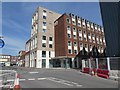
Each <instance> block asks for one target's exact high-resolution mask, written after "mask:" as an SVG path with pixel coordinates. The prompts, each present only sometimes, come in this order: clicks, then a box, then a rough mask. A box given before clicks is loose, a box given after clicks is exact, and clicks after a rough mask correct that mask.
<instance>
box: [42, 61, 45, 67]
mask: <svg viewBox="0 0 120 90" xmlns="http://www.w3.org/2000/svg"><path fill="white" fill-rule="evenodd" d="M45 67H46V59H42V68H45Z"/></svg>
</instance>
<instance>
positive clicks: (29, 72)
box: [29, 72, 39, 74]
mask: <svg viewBox="0 0 120 90" xmlns="http://www.w3.org/2000/svg"><path fill="white" fill-rule="evenodd" d="M29 73H30V74H36V73H39V72H29Z"/></svg>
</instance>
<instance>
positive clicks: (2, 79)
mask: <svg viewBox="0 0 120 90" xmlns="http://www.w3.org/2000/svg"><path fill="white" fill-rule="evenodd" d="M18 78H19V77H18V74H17V72H16V71H14V70H0V88H3V89H4V88H8V89H15V88H16V86H17V88H18V86H19V88H20V85H19V79H18Z"/></svg>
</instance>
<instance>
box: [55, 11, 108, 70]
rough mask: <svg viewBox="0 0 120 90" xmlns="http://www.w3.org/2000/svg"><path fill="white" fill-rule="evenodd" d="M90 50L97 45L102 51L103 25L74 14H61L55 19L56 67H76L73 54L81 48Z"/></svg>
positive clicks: (103, 46)
mask: <svg viewBox="0 0 120 90" xmlns="http://www.w3.org/2000/svg"><path fill="white" fill-rule="evenodd" d="M83 47H84V48H85V50H86V51H87V52H90V51H91V50H92V48H93V47H97V49H98V51H99V53H103V51H104V49H105V47H106V42H105V37H104V31H103V27H102V26H100V25H98V24H96V23H93V22H91V21H88V20H86V19H84V18H82V17H79V16H75V15H74V14H66V13H65V14H63V15H62V16H61V17H59V18H58V19H57V20H56V21H55V58H53V59H54V60H53V66H54V63H57V64H58V65H55V66H56V67H57V66H58V67H59V66H60V67H66V65H67V67H73V68H74V67H78V65H79V64H78V61H77V62H76V64H75V61H74V58H75V56H76V55H77V54H78V53H79V52H80V51H81V50H82V49H83Z"/></svg>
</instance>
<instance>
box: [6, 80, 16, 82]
mask: <svg viewBox="0 0 120 90" xmlns="http://www.w3.org/2000/svg"><path fill="white" fill-rule="evenodd" d="M7 81H8V82H13V81H15V80H14V79H10V80H7Z"/></svg>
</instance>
